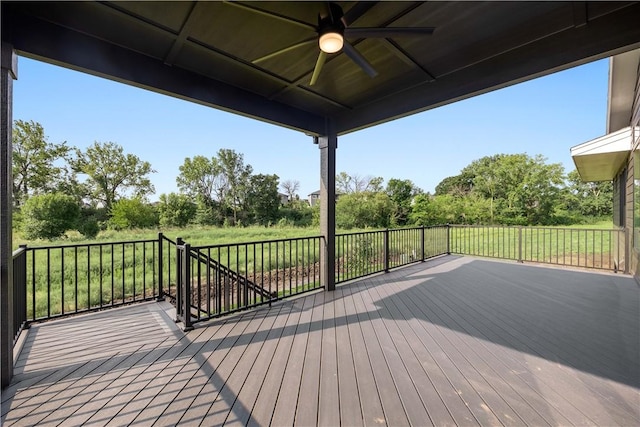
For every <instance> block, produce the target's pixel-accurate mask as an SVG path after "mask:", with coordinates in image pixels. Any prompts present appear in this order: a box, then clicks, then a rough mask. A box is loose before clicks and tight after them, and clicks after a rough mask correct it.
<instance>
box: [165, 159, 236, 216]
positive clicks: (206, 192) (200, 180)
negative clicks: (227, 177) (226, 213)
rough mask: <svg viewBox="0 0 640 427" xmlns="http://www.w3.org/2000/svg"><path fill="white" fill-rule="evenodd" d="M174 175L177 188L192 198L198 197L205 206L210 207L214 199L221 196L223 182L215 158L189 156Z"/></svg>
mask: <svg viewBox="0 0 640 427" xmlns="http://www.w3.org/2000/svg"><path fill="white" fill-rule="evenodd" d="M179 170H180V175H178V176H177V177H176V183H177V184H178V188H179V189H180V190H181V191H182V192H184V193H185V194H188V195H189V196H191V197H192V198H194V199H199V200H200V201H201V202H202V203H203V204H204V205H205V206H209V207H212V206H213V204H214V201H215V200H216V199H220V198H221V197H222V194H221V193H222V190H223V186H224V185H223V182H222V175H221V169H220V166H219V164H218V161H217V159H216V158H215V157H214V158H211V159H208V158H206V157H204V156H195V157H194V158H193V160H192V159H191V158H189V157H187V158H186V159H184V163H183V164H182V166H180V168H179Z"/></svg>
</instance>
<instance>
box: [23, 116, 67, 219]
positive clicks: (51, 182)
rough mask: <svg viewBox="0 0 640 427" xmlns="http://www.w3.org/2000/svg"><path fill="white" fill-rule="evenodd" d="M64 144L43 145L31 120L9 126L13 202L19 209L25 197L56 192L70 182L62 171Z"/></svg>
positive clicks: (41, 131) (41, 132) (41, 133)
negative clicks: (10, 127)
mask: <svg viewBox="0 0 640 427" xmlns="http://www.w3.org/2000/svg"><path fill="white" fill-rule="evenodd" d="M69 150H70V148H69V147H67V145H66V142H62V143H60V144H54V143H50V142H47V138H46V137H45V135H44V129H43V127H42V125H41V124H40V123H37V122H34V121H28V122H26V121H23V120H16V121H15V122H14V126H13V155H12V162H13V167H12V172H13V202H14V206H15V207H20V206H21V205H22V204H23V203H24V202H25V201H26V200H27V198H28V197H29V196H32V195H35V194H42V193H46V192H51V191H54V190H59V189H60V188H59V187H61V186H62V185H63V184H64V185H69V184H70V183H72V182H73V181H74V179H73V177H72V176H71V174H70V172H69V170H68V169H67V168H66V160H67V155H68V154H69Z"/></svg>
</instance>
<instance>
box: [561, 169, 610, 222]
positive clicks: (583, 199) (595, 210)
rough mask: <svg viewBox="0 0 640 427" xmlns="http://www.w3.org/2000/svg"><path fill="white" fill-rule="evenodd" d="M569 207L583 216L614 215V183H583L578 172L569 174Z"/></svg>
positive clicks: (573, 171)
mask: <svg viewBox="0 0 640 427" xmlns="http://www.w3.org/2000/svg"><path fill="white" fill-rule="evenodd" d="M567 181H568V183H569V185H568V191H569V195H568V196H567V198H566V200H567V205H568V207H569V208H570V209H571V210H575V211H578V212H579V213H580V214H581V215H584V216H591V217H603V216H610V215H612V214H613V183H612V182H611V181H602V182H583V181H582V179H581V178H580V175H579V174H578V171H577V170H575V169H574V170H572V171H571V172H569V173H568V174H567Z"/></svg>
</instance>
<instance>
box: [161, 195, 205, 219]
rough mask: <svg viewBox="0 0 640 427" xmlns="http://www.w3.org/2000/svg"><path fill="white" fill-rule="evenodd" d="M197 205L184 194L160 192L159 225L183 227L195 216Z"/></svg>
mask: <svg viewBox="0 0 640 427" xmlns="http://www.w3.org/2000/svg"><path fill="white" fill-rule="evenodd" d="M196 212H197V205H196V204H195V203H194V202H193V201H192V200H191V198H190V197H189V196H186V195H184V194H176V193H169V194H161V195H160V203H159V204H158V214H159V217H160V225H161V226H163V227H184V226H186V225H187V224H189V223H190V222H192V221H193V220H194V218H195V216H196Z"/></svg>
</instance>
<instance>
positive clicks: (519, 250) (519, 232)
mask: <svg viewBox="0 0 640 427" xmlns="http://www.w3.org/2000/svg"><path fill="white" fill-rule="evenodd" d="M518 262H520V263H521V262H522V227H521V226H519V227H518Z"/></svg>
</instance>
